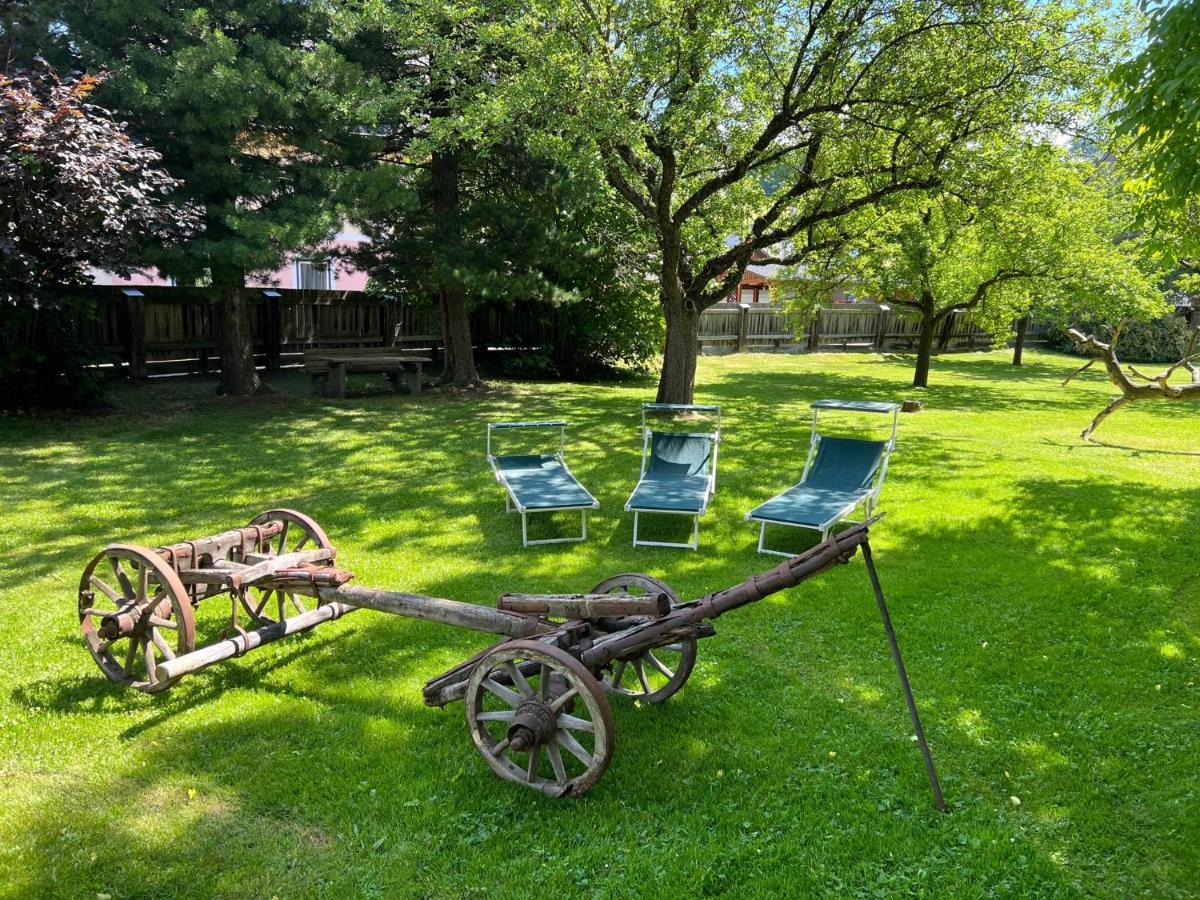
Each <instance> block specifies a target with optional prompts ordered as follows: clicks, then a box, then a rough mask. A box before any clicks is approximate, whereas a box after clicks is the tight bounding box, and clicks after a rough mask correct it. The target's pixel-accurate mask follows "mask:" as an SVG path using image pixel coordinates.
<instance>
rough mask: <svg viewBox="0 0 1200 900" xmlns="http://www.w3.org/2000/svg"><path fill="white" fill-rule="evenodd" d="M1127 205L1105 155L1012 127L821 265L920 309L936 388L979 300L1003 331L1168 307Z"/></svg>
mask: <svg viewBox="0 0 1200 900" xmlns="http://www.w3.org/2000/svg"><path fill="white" fill-rule="evenodd" d="M1124 212H1127V210H1126V209H1125V207H1124V206H1123V205H1122V204H1121V202H1120V197H1119V196H1118V193H1117V191H1116V190H1114V189H1113V187H1112V186H1111V184H1110V182H1109V180H1108V178H1106V177H1105V173H1104V170H1103V169H1102V167H1101V166H1099V165H1097V164H1096V163H1093V162H1088V161H1081V160H1071V159H1069V158H1068V157H1067V155H1066V154H1065V152H1064V151H1062V150H1060V149H1058V148H1057V147H1055V146H1053V145H1052V144H1049V143H1038V142H1035V141H1034V140H1033V139H1031V138H1030V137H1029V136H1028V135H1019V134H1018V135H1011V136H1009V137H1007V138H1005V139H994V140H992V141H985V142H981V143H980V144H977V145H975V146H973V147H972V148H970V150H969V151H967V152H964V153H962V154H960V157H959V159H957V160H956V161H955V163H954V165H952V166H950V167H948V169H947V171H946V172H945V175H944V178H943V182H942V185H941V187H940V188H938V189H936V190H932V191H929V192H926V193H923V194H917V193H912V194H908V195H906V196H904V197H903V198H899V199H896V200H895V201H894V202H892V203H890V204H887V205H884V206H881V207H880V208H879V209H878V211H877V212H876V213H875V216H876V217H875V218H874V220H873V221H872V223H871V224H870V226H869V227H867V228H865V230H864V233H863V234H862V235H861V236H860V237H859V239H858V240H857V241H856V243H855V245H854V248H853V249H846V250H843V252H841V253H839V254H834V255H832V257H831V258H827V259H826V260H825V261H824V265H825V267H826V268H827V269H828V270H829V271H834V272H837V273H838V274H839V275H840V276H841V277H842V278H845V279H848V280H850V281H852V282H853V283H854V284H855V285H857V286H858V287H859V288H860V289H864V290H865V291H866V292H867V293H870V294H873V295H875V296H878V297H880V298H881V299H883V300H885V301H886V302H888V303H894V304H896V305H897V306H899V307H901V308H902V309H904V310H907V311H910V312H911V313H912V314H913V315H915V316H916V317H917V319H918V321H919V323H920V324H919V332H918V340H917V359H916V367H915V371H914V373H913V386H914V387H927V386H928V384H929V368H930V362H931V360H932V357H933V354H934V351H935V346H936V344H937V341H938V335H939V332H945V329H947V328H948V327H949V326H950V324H951V323H952V321H953V316H954V314H955V313H956V312H965V311H968V310H972V311H975V312H976V314H977V315H979V316H980V317H981V318H982V319H983V320H984V322H985V323H986V324H988V325H990V326H991V330H992V331H993V333H995V334H997V335H1002V334H1006V333H1007V332H1008V329H1009V327H1010V325H1011V323H1012V321H1013V319H1014V318H1018V317H1023V316H1025V315H1027V314H1028V313H1029V312H1030V311H1031V310H1034V309H1036V310H1037V311H1038V312H1039V314H1040V316H1041V317H1044V318H1051V319H1054V320H1057V321H1069V320H1072V319H1074V318H1077V317H1078V316H1079V315H1081V314H1083V313H1084V312H1085V311H1086V313H1087V315H1089V316H1091V317H1094V318H1100V319H1102V320H1106V321H1115V320H1116V318H1118V317H1119V316H1122V315H1133V316H1138V317H1143V318H1145V317H1151V316H1153V315H1155V314H1161V313H1162V312H1165V311H1166V306H1165V304H1164V302H1163V299H1162V295H1161V292H1160V291H1159V290H1158V288H1157V282H1158V280H1159V279H1160V278H1161V277H1162V275H1163V274H1164V273H1163V272H1161V270H1159V269H1158V267H1157V266H1156V265H1155V264H1154V259H1153V257H1152V256H1150V255H1149V254H1147V253H1146V252H1145V248H1144V247H1143V244H1142V242H1141V241H1140V240H1138V239H1137V237H1136V236H1134V235H1130V234H1128V233H1126V232H1127V228H1128V223H1129V222H1130V221H1131V219H1132V216H1129V215H1122V213H1124Z"/></svg>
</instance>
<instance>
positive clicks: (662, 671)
mask: <svg viewBox="0 0 1200 900" xmlns="http://www.w3.org/2000/svg"><path fill="white" fill-rule="evenodd" d="M646 662H648V663H650V665H651V666H652V667H653V668H654V669H655V670H656V671H657V672H658V674H659V675H661V676H662V677H663V678H666V679H667V680H668V681H669V680H670V679H672V678H674V677H675V673H674V672H672V671H671V670H670V669H668V668H667V667H666V666H664V665H663V664H662V662H661V661H660V660H659V658H658V657H657V656H655V655H654V653H653V652H651V651H650V650H647V651H646Z"/></svg>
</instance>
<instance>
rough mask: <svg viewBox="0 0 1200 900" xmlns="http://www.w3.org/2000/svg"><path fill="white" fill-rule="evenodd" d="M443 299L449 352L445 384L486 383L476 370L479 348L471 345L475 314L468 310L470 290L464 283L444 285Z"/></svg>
mask: <svg viewBox="0 0 1200 900" xmlns="http://www.w3.org/2000/svg"><path fill="white" fill-rule="evenodd" d="M439 302H440V306H441V313H442V343H443V350H444V351H445V362H444V364H443V366H442V383H443V384H452V385H454V386H455V387H472V386H475V385H481V384H483V381H482V380H481V379H480V377H479V373H478V372H477V371H476V369H475V350H474V347H473V346H472V344H471V317H470V314H469V312H468V310H467V293H466V291H465V290H464V289H463V286H462V285H461V284H453V283H452V284H447V285H445V286H443V288H442V292H441V295H440V297H439Z"/></svg>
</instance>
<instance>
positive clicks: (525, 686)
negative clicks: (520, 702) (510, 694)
mask: <svg viewBox="0 0 1200 900" xmlns="http://www.w3.org/2000/svg"><path fill="white" fill-rule="evenodd" d="M504 671H505V672H507V673H508V677H509V678H511V679H512V683H513V685H514V686H515V687H516V689H517V690H518V691H520V692H521V696H522V697H524V698H525V699H526V700H531V699H532V698H533V688H532V687H531V686H530V684H529V681H528V680H527V679H526V678H525V676H524V675H522V674H521V669H520V667H519V666H516V665H514V664H513V663H511V662H508V663H505V664H504Z"/></svg>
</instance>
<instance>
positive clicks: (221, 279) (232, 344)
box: [213, 271, 262, 397]
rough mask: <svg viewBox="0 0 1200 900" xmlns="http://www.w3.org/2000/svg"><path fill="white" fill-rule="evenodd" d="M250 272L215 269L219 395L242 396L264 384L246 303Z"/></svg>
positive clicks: (253, 391) (255, 390)
mask: <svg viewBox="0 0 1200 900" xmlns="http://www.w3.org/2000/svg"><path fill="white" fill-rule="evenodd" d="M245 284H246V274H245V273H244V272H240V271H226V272H213V286H214V287H216V289H217V291H218V292H219V302H220V331H219V336H218V339H217V344H218V348H219V353H220V355H221V382H220V384H219V385H218V386H217V393H218V394H225V395H226V396H230V397H242V396H246V395H247V394H253V393H256V392H257V391H258V390H259V389H260V388H261V387H262V382H261V381H259V378H258V372H257V371H256V370H255V368H254V338H253V336H252V334H251V331H250V309H249V306H248V304H247V302H246V288H245Z"/></svg>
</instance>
